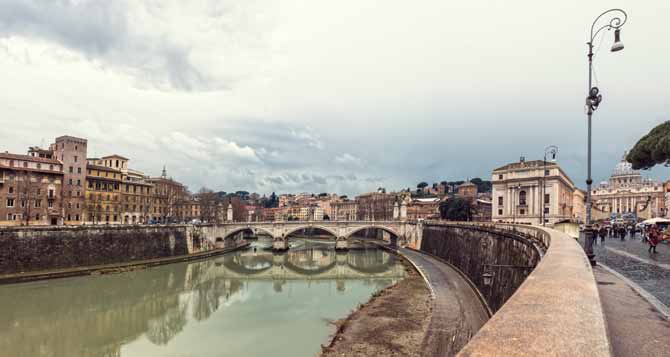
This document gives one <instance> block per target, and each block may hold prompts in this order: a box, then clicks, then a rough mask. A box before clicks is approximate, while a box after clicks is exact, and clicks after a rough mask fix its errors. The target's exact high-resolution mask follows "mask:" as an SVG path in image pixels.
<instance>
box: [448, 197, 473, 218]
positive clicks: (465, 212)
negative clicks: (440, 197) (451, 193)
mask: <svg viewBox="0 0 670 357" xmlns="http://www.w3.org/2000/svg"><path fill="white" fill-rule="evenodd" d="M474 211H475V209H474V205H473V203H472V201H471V200H469V199H467V198H463V197H458V196H455V197H451V198H449V199H448V200H446V201H443V202H442V203H440V217H442V219H446V220H449V221H470V220H472V216H473V215H474V213H475V212H474Z"/></svg>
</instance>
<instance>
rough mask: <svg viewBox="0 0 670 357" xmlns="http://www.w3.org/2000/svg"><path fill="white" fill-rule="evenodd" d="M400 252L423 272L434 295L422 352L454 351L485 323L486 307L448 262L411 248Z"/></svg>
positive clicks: (431, 354)
mask: <svg viewBox="0 0 670 357" xmlns="http://www.w3.org/2000/svg"><path fill="white" fill-rule="evenodd" d="M400 252H401V253H402V254H403V255H405V257H407V258H408V259H409V260H411V261H412V262H413V263H414V264H415V265H417V266H418V267H419V269H420V270H421V271H422V272H423V273H424V275H426V277H427V279H428V281H429V282H430V285H431V287H432V289H433V291H434V294H435V299H434V300H433V313H432V317H431V321H430V326H429V327H428V332H427V333H426V336H425V338H424V341H423V347H422V349H423V353H422V355H423V356H451V355H454V354H456V353H457V352H458V351H459V350H460V349H461V348H463V346H465V344H466V343H467V342H468V341H469V340H470V338H471V337H472V336H474V334H475V333H477V331H479V329H480V328H481V327H482V326H483V325H484V323H486V321H487V320H488V315H487V312H486V309H485V308H484V306H482V304H481V302H480V300H479V299H478V297H477V295H476V293H475V292H474V291H473V290H472V288H471V287H470V285H469V284H468V283H467V282H466V281H465V280H464V279H463V277H462V276H461V275H460V274H459V273H458V272H457V271H455V270H454V269H452V268H451V267H449V266H448V265H446V264H444V263H442V262H440V261H439V260H437V259H435V258H432V257H430V256H428V255H425V254H422V253H418V252H416V251H413V250H409V249H405V248H401V249H400Z"/></svg>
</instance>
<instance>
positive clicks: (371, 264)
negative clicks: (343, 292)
mask: <svg viewBox="0 0 670 357" xmlns="http://www.w3.org/2000/svg"><path fill="white" fill-rule="evenodd" d="M215 263H216V266H217V270H216V274H217V275H219V276H221V277H225V278H237V279H289V280H291V279H358V278H360V279H375V278H379V279H389V278H400V277H403V276H404V274H405V271H404V268H403V266H402V265H401V264H397V262H396V257H395V256H394V255H392V254H390V253H388V252H385V251H383V250H379V249H369V250H368V249H362V250H349V251H346V252H338V251H335V250H334V249H333V248H332V246H330V247H328V246H316V247H314V246H312V247H309V246H303V247H300V248H298V249H292V250H290V251H288V252H285V253H278V252H271V251H264V250H256V251H254V250H253V249H249V250H246V251H242V252H237V253H234V254H228V255H225V256H222V257H219V258H217V259H216V260H215Z"/></svg>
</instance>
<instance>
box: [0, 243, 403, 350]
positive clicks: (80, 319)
mask: <svg viewBox="0 0 670 357" xmlns="http://www.w3.org/2000/svg"><path fill="white" fill-rule="evenodd" d="M254 245H255V246H256V247H257V249H256V251H254V250H253V249H248V250H246V251H242V252H235V253H231V254H227V255H224V256H220V257H217V258H213V259H210V260H205V261H200V262H193V263H182V264H172V265H166V266H161V267H156V268H152V269H147V270H143V271H136V272H129V273H123V274H118V275H109V276H97V277H80V278H71V279H60V280H53V281H44V282H36V283H28V284H18V285H7V286H2V287H0V309H2V312H1V314H0V351H3V352H2V354H3V355H5V354H6V355H11V356H149V355H150V356H160V355H186V356H208V355H217V356H220V355H231V356H232V355H236V356H239V355H273V356H278V355H279V356H282V355H285V356H301V355H306V356H313V355H314V354H315V353H316V352H317V351H318V350H319V346H320V344H321V343H323V342H324V339H325V338H326V337H327V336H328V334H329V333H330V332H331V327H330V326H329V325H328V324H327V323H325V322H324V321H325V320H329V319H330V320H332V319H337V318H341V317H344V316H345V315H346V314H347V313H348V312H349V311H351V310H352V309H354V308H355V306H356V305H357V304H359V303H361V302H363V301H365V300H367V299H368V298H369V296H370V295H371V294H372V293H374V292H375V291H377V290H379V289H381V288H383V287H385V286H388V285H389V284H391V283H393V282H394V281H396V280H397V279H399V278H401V277H402V276H403V275H404V270H403V268H402V266H401V265H400V264H398V263H397V262H396V261H395V259H394V257H393V256H391V255H389V254H388V253H386V252H383V251H381V250H378V249H375V248H368V249H361V250H351V251H349V252H348V253H345V254H342V253H336V252H335V251H334V249H333V246H332V244H321V243H319V242H310V241H300V242H297V244H296V246H295V247H292V250H289V251H288V252H287V253H284V254H273V253H272V252H270V251H266V250H264V249H263V247H264V246H266V245H267V242H264V241H259V242H255V243H254ZM324 319H325V320H324ZM277 331H281V334H278V333H277Z"/></svg>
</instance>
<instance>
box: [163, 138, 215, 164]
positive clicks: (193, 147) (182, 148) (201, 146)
mask: <svg viewBox="0 0 670 357" xmlns="http://www.w3.org/2000/svg"><path fill="white" fill-rule="evenodd" d="M161 142H162V143H163V144H164V145H165V147H166V150H167V151H168V152H173V153H181V154H184V155H187V156H189V157H191V158H194V159H198V160H210V159H211V156H210V154H209V152H208V151H207V144H206V143H204V142H202V141H200V140H198V139H196V138H193V137H190V136H188V135H186V134H184V133H181V132H178V131H173V132H172V133H170V134H169V135H167V136H165V137H163V138H162V139H161Z"/></svg>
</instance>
